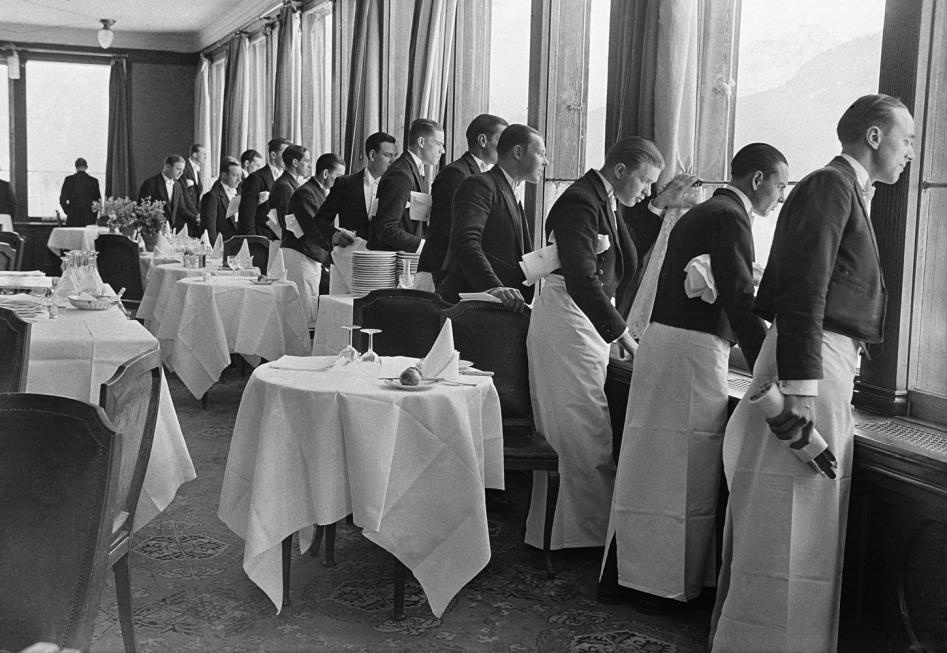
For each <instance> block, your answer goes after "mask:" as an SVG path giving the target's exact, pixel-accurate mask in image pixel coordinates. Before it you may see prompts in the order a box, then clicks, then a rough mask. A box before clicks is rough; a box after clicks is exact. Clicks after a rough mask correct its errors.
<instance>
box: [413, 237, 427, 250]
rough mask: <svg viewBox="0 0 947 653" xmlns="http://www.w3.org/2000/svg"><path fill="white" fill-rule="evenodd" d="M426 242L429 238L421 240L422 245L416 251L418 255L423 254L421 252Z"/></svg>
mask: <svg viewBox="0 0 947 653" xmlns="http://www.w3.org/2000/svg"><path fill="white" fill-rule="evenodd" d="M426 240H427V238H422V239H421V244H420V245H418V248H417V249H416V250H415V253H416V254H420V253H421V250H422V249H424V241H426Z"/></svg>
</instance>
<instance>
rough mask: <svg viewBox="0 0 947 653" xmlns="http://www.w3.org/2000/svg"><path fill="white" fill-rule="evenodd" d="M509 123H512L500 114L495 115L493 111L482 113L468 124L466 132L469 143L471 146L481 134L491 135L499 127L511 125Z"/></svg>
mask: <svg viewBox="0 0 947 653" xmlns="http://www.w3.org/2000/svg"><path fill="white" fill-rule="evenodd" d="M509 125H510V123H508V122H507V121H505V120H504V119H503V118H501V117H500V116H494V115H493V114H491V113H481V114H480V115H479V116H477V117H476V118H474V119H473V120H471V121H470V124H469V125H467V132H466V134H465V136H466V137H467V145H468V146H471V147H472V146H474V145H476V144H477V137H478V136H480V134H486V135H488V136H489V135H492V134H493V132H495V131H496V130H497V127H509Z"/></svg>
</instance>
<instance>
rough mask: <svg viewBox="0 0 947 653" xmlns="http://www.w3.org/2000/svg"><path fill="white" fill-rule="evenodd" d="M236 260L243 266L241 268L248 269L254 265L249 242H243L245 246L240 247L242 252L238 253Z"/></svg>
mask: <svg viewBox="0 0 947 653" xmlns="http://www.w3.org/2000/svg"><path fill="white" fill-rule="evenodd" d="M236 259H237V260H238V261H240V262H241V263H242V264H243V265H242V266H241V267H243V268H248V267H250V266H251V265H252V264H253V257H252V256H250V245H249V242H248V241H246V240H244V241H243V244H242V245H241V246H240V251H239V252H237V256H236Z"/></svg>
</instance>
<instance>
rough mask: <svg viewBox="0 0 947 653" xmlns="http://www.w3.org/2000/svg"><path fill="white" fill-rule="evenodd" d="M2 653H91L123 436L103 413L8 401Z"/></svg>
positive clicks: (1, 413) (2, 478) (74, 404)
mask: <svg viewBox="0 0 947 653" xmlns="http://www.w3.org/2000/svg"><path fill="white" fill-rule="evenodd" d="M0 424H2V425H3V426H2V428H0V533H2V534H0V579H2V585H3V590H2V591H0V650H5V649H9V650H13V651H18V650H20V649H22V648H24V647H26V646H29V645H31V644H33V643H34V642H53V643H55V644H57V645H58V646H60V647H63V648H76V649H81V650H83V651H85V650H88V649H89V646H90V643H91V639H92V628H93V625H94V622H95V616H96V614H97V613H98V611H99V603H100V601H101V595H102V587H103V584H104V582H105V574H106V570H107V566H106V565H107V564H108V543H109V537H110V535H111V532H112V520H111V517H110V513H109V505H110V503H111V501H112V498H113V496H114V493H115V492H116V490H117V485H118V472H119V467H120V462H119V461H120V460H121V454H122V452H121V442H122V438H121V436H120V435H119V434H118V433H116V432H115V430H114V429H113V428H112V426H111V425H110V424H109V420H108V418H107V417H106V416H105V413H104V412H103V411H102V409H101V408H99V407H98V406H93V405H90V404H86V403H83V402H81V401H76V400H75V399H68V398H66V397H56V396H50V395H38V394H29V393H15V394H0Z"/></svg>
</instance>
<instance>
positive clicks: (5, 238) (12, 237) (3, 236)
mask: <svg viewBox="0 0 947 653" xmlns="http://www.w3.org/2000/svg"><path fill="white" fill-rule="evenodd" d="M25 242H26V239H25V238H23V237H22V236H20V234H18V233H17V232H15V231H0V243H6V244H7V245H9V246H10V247H12V248H13V249H14V250H16V261H15V262H14V264H13V267H12V268H8V269H11V270H22V269H23V251H24V250H23V245H24V243H25Z"/></svg>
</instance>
